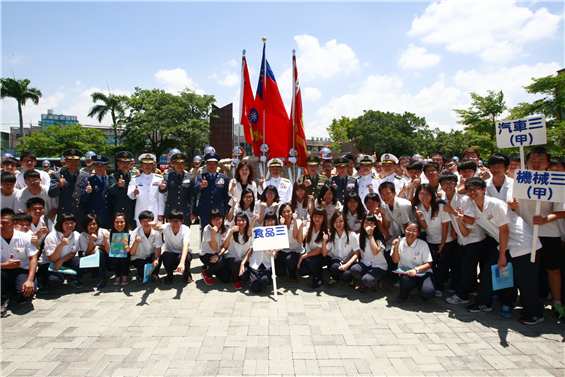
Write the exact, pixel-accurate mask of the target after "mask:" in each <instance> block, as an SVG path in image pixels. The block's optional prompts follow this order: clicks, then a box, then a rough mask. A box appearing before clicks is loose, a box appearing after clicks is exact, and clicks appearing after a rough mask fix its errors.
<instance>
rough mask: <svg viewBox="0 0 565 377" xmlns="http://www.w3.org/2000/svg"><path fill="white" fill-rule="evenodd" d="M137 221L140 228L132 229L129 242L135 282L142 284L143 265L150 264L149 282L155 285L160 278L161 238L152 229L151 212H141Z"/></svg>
mask: <svg viewBox="0 0 565 377" xmlns="http://www.w3.org/2000/svg"><path fill="white" fill-rule="evenodd" d="M173 211H176V210H175V209H173V210H171V212H173ZM169 215H170V213H169ZM138 220H139V224H140V226H138V227H137V228H135V229H134V231H133V234H132V236H131V237H130V241H129V246H130V249H129V254H130V255H131V264H133V265H134V267H135V268H136V270H137V274H136V282H138V283H141V284H143V278H144V276H145V265H146V264H152V265H153V267H154V268H155V269H154V270H153V272H152V273H151V277H150V278H149V280H151V281H152V282H153V283H155V284H160V283H161V278H159V270H160V269H161V262H160V258H161V247H162V246H163V237H162V236H161V233H160V232H159V231H158V230H156V229H153V228H152V225H154V224H155V222H154V220H155V215H153V212H151V211H141V212H140V213H139V216H138ZM183 226H185V225H183Z"/></svg>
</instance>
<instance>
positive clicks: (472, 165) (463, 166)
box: [457, 160, 478, 194]
mask: <svg viewBox="0 0 565 377" xmlns="http://www.w3.org/2000/svg"><path fill="white" fill-rule="evenodd" d="M477 169H478V167H477V163H476V162H475V161H471V160H465V161H461V163H460V164H459V166H458V167H457V170H458V171H459V184H458V186H457V192H458V193H459V194H465V192H466V191H465V182H466V181H467V179H469V178H473V177H474V176H475V173H476V171H477Z"/></svg>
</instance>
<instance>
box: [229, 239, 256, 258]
mask: <svg viewBox="0 0 565 377" xmlns="http://www.w3.org/2000/svg"><path fill="white" fill-rule="evenodd" d="M238 233H239V232H238ZM234 234H235V233H234ZM234 234H232V236H231V240H230V244H229V246H228V254H229V255H230V256H232V257H234V258H238V259H243V258H245V254H247V251H248V250H249V249H251V248H252V247H253V236H251V237H249V239H248V240H247V242H243V235H242V234H238V239H239V242H237V241H236V240H235V237H234Z"/></svg>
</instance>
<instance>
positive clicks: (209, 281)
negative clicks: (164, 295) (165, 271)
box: [165, 271, 214, 285]
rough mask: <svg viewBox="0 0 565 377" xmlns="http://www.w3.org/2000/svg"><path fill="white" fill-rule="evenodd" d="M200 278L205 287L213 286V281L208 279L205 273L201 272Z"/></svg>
mask: <svg viewBox="0 0 565 377" xmlns="http://www.w3.org/2000/svg"><path fill="white" fill-rule="evenodd" d="M202 278H203V279H204V283H206V285H214V280H212V279H210V278H209V277H208V275H206V271H202ZM165 283H166V281H165Z"/></svg>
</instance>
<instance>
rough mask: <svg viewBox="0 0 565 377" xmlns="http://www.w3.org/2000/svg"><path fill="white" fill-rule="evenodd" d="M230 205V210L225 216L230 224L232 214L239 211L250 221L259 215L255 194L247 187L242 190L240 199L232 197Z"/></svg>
mask: <svg viewBox="0 0 565 377" xmlns="http://www.w3.org/2000/svg"><path fill="white" fill-rule="evenodd" d="M232 204H233V205H232V208H231V209H230V211H229V212H228V214H227V216H226V217H227V220H228V221H229V222H230V223H231V222H232V221H233V218H234V214H236V213H238V212H240V211H241V212H243V213H245V214H246V215H247V217H248V218H249V219H252V218H253V217H254V216H255V214H257V215H258V214H259V206H260V205H259V202H258V201H257V200H255V193H254V192H253V190H252V189H251V188H249V187H247V188H245V189H244V190H243V192H242V193H241V196H240V197H233V198H232ZM257 218H259V217H257Z"/></svg>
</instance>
